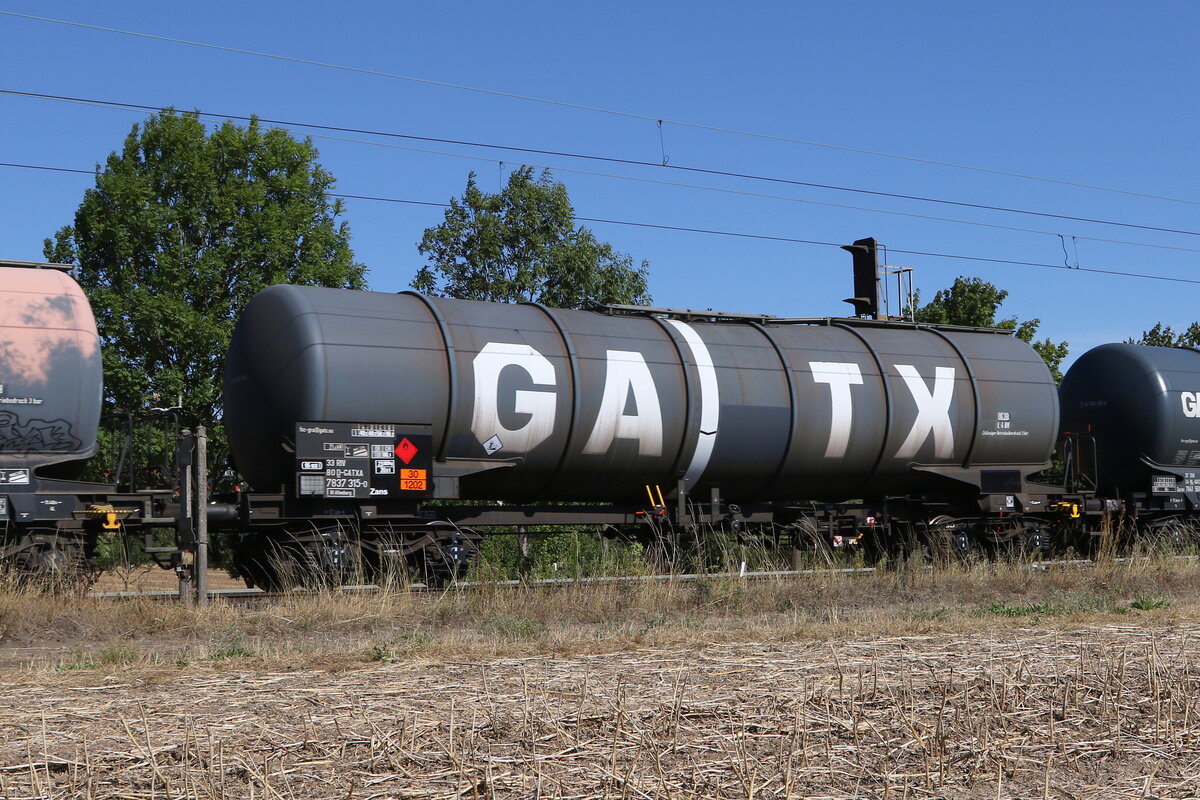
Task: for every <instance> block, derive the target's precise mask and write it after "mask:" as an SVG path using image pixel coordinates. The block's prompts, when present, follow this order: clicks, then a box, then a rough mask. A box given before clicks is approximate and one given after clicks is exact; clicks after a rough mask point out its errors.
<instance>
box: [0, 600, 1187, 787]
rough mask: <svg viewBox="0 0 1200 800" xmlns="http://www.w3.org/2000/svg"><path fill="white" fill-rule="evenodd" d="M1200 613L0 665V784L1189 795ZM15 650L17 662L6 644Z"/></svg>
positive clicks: (6, 785)
mask: <svg viewBox="0 0 1200 800" xmlns="http://www.w3.org/2000/svg"><path fill="white" fill-rule="evenodd" d="M1198 635H1200V625H1197V624H1196V623H1194V622H1190V621H1189V622H1184V623H1179V622H1176V621H1172V620H1171V619H1170V618H1167V617H1157V618H1153V619H1139V624H1128V625H1116V624H1100V625H1085V626H1082V627H1078V628H1076V629H1069V628H1068V629H1061V628H1060V629H1057V630H1053V631H1047V630H1045V629H1039V628H1037V627H1027V628H1013V629H1011V630H1006V631H1003V632H1002V635H988V634H983V633H979V634H970V633H968V634H962V633H941V634H934V635H922V636H912V635H909V636H896V637H882V638H871V639H863V640H849V641H828V640H821V641H811V640H808V641H796V640H788V637H786V636H780V637H777V638H773V639H771V640H747V641H736V642H725V643H720V644H707V645H699V646H689V647H675V648H661V647H653V648H651V647H633V648H628V649H621V650H618V651H612V652H598V653H591V654H578V653H576V654H570V655H561V656H560V655H555V654H542V655H538V656H536V657H528V658H513V657H495V658H487V657H484V658H479V657H472V658H469V659H464V660H461V661H455V660H450V661H446V660H439V661H431V660H426V659H422V658H420V657H419V655H418V656H410V657H402V658H396V659H392V658H383V659H382V660H379V661H377V662H375V663H370V664H361V663H360V664H357V665H349V666H348V665H347V664H344V663H339V664H331V665H330V668H321V667H319V666H318V667H314V666H313V665H311V664H305V665H304V666H303V667H302V668H292V669H289V668H287V667H286V665H282V666H281V665H278V664H275V665H273V666H272V667H271V668H264V667H265V666H266V665H259V664H256V663H255V662H254V661H253V660H252V659H243V660H241V661H239V660H237V659H226V660H222V661H220V662H213V664H212V666H208V667H201V666H196V665H192V666H190V667H189V668H187V669H180V668H177V667H175V666H172V665H158V666H155V665H147V664H138V665H132V666H130V665H125V666H120V667H113V668H107V669H104V668H97V669H87V670H83V669H71V668H69V667H70V665H66V666H65V667H64V665H62V664H60V665H59V666H58V667H56V668H48V667H46V666H44V665H43V666H37V665H36V664H34V663H32V662H31V663H30V665H29V666H27V667H26V668H24V669H9V670H7V671H6V673H5V674H4V678H3V680H2V681H0V692H2V693H3V696H4V698H5V702H4V703H3V705H2V706H0V796H3V797H6V798H17V797H21V798H52V797H53V798H58V797H86V798H130V799H132V798H168V797H172V798H173V797H189V798H190V797H196V798H235V797H236V798H246V797H262V798H339V799H341V798H372V799H378V800H382V798H417V797H421V798H425V797H429V798H461V797H467V798H474V797H500V798H528V797H563V798H567V797H571V798H582V797H612V798H701V797H704V798H712V797H731V798H735V797H736V798H751V797H753V798H774V797H792V798H817V797H821V798H824V797H831V798H833V797H836V798H850V797H861V798H868V797H870V798H880V797H883V798H896V800H899V799H900V798H905V797H910V798H917V797H937V798H1041V797H1046V798H1051V797H1052V798H1065V799H1066V800H1075V799H1076V798H1080V799H1082V798H1089V800H1090V799H1091V798H1110V797H1112V798H1116V797H1122V798H1125V797H1129V798H1133V797H1171V798H1176V797H1178V798H1184V797H1196V796H1198V795H1200V691H1197V689H1198V688H1200V687H1197V681H1198V680H1200V648H1198V647H1197V644H1198V639H1197V637H1198ZM10 655H11V654H10Z"/></svg>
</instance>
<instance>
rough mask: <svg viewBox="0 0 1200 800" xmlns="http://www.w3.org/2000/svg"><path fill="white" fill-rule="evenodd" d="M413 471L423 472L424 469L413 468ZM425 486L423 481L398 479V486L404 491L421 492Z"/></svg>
mask: <svg viewBox="0 0 1200 800" xmlns="http://www.w3.org/2000/svg"><path fill="white" fill-rule="evenodd" d="M415 471H416V472H424V470H415ZM425 487H426V483H425V481H417V480H402V481H400V488H401V489H402V490H404V491H406V492H423V491H425Z"/></svg>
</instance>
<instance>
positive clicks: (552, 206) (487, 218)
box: [412, 167, 650, 308]
mask: <svg viewBox="0 0 1200 800" xmlns="http://www.w3.org/2000/svg"><path fill="white" fill-rule="evenodd" d="M418 250H419V251H420V252H421V253H422V254H423V255H424V256H426V257H427V259H428V261H429V263H427V264H426V265H425V266H423V267H421V268H420V270H418V271H417V274H416V277H415V278H414V279H413V282H412V285H413V288H415V289H417V290H418V291H422V292H426V293H429V294H434V295H440V296H443V297H459V298H465V299H469V300H494V301H500V302H509V303H512V302H521V301H535V302H539V303H545V304H546V305H548V306H554V307H556V308H582V307H585V306H587V305H589V304H591V303H626V304H646V303H649V302H650V295H649V293H648V291H647V287H646V276H647V273H648V270H649V264H648V263H647V262H646V261H643V262H642V263H641V265H640V266H634V263H633V259H632V258H631V257H630V256H628V255H626V254H624V253H619V252H617V251H615V250H614V249H613V247H612V245H610V244H608V243H606V242H601V241H598V240H597V239H596V237H595V235H593V234H592V232H591V231H590V230H588V229H587V228H585V227H582V226H578V227H576V225H575V211H574V209H573V208H572V206H571V201H570V198H569V197H568V196H567V187H566V186H564V185H563V184H562V183H559V182H557V181H555V180H553V178H552V177H551V175H550V172H549V171H548V170H543V171H542V173H541V174H540V175H537V176H535V175H534V171H533V168H532V167H521V168H520V169H517V170H514V171H513V172H512V174H510V175H509V178H508V184H507V185H506V186H505V188H504V189H503V190H502V191H500V192H499V193H497V194H488V193H487V192H484V191H481V190H480V189H479V187H478V185H477V184H476V183H475V173H471V174H470V176H469V177H468V178H467V189H466V191H465V192H464V193H463V196H462V197H461V198H454V199H452V200H451V201H450V208H448V209H447V210H446V213H445V219H444V220H443V221H442V224H440V225H438V226H436V227H432V228H427V229H426V230H425V235H424V237H423V238H422V239H421V243H420V245H419V246H418Z"/></svg>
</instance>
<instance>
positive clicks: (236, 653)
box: [208, 644, 258, 661]
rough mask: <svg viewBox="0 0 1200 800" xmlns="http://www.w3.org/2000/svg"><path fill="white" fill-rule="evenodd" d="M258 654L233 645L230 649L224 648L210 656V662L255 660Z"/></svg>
mask: <svg viewBox="0 0 1200 800" xmlns="http://www.w3.org/2000/svg"><path fill="white" fill-rule="evenodd" d="M256 655H258V653H256V652H254V651H253V650H249V649H247V648H245V647H242V646H241V645H239V644H231V645H229V646H228V647H222V648H221V649H220V650H217V651H216V652H214V653H211V654H210V655H209V656H208V660H209V661H225V660H227V659H230V658H253V657H254V656H256Z"/></svg>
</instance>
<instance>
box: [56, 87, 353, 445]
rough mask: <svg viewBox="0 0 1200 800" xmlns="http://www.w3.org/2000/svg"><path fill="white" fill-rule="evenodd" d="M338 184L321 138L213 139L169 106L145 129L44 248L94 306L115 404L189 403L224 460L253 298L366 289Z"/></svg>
mask: <svg viewBox="0 0 1200 800" xmlns="http://www.w3.org/2000/svg"><path fill="white" fill-rule="evenodd" d="M333 183H334V179H333V176H332V175H330V174H329V173H328V172H326V171H325V170H324V169H323V168H322V167H321V166H320V165H319V164H318V163H317V151H316V149H315V148H314V147H313V146H312V143H311V142H310V141H307V140H306V141H303V142H300V141H297V140H295V139H293V138H292V137H291V135H290V134H288V132H287V131H285V130H282V129H279V128H271V129H263V128H262V126H260V125H259V123H258V121H257V119H255V120H252V121H251V122H250V125H249V127H246V128H241V127H238V126H235V125H234V124H233V123H231V122H226V123H224V124H222V125H220V126H219V127H217V128H215V129H214V130H212V131H211V133H210V132H209V131H207V130H206V128H205V126H204V125H203V124H202V123H201V122H200V120H199V118H198V117H197V115H196V114H177V113H175V111H174V110H171V109H167V110H164V111H163V112H162V113H161V114H156V115H153V116H151V117H150V118H149V119H147V120H146V121H145V122H144V123H142V124H141V125H138V124H135V125H134V126H133V129H132V130H131V131H130V133H129V135H128V136H127V137H126V139H125V143H124V146H123V147H122V149H121V150H120V151H119V152H113V153H112V154H110V155H109V157H108V160H107V161H106V162H105V164H104V166H103V168H101V167H99V166H97V168H96V178H95V187H94V188H91V189H88V190H87V191H86V192H85V193H84V197H83V202H82V203H81V204H80V206H79V209H78V210H77V211H76V213H75V223H74V225H68V226H65V227H63V228H62V229H60V230H59V231H58V232H57V233H56V234H55V235H54V239H53V240H50V239H47V240H46V241H45V248H44V249H45V254H46V257H47V258H48V259H50V260H53V261H57V262H60V263H70V264H74V265H75V266H76V276H77V278H78V279H79V282H80V284H82V286H83V287H84V289H85V291H86V292H87V294H88V297H89V298H90V299H91V302H92V307H93V310H94V311H95V313H96V320H97V323H98V326H99V329H100V336H101V341H102V342H103V346H104V374H105V395H106V398H105V399H106V401H107V406H108V408H109V409H110V410H112V409H121V410H128V411H133V412H138V411H141V410H144V409H147V408H150V407H153V406H164V407H166V406H175V405H182V407H183V410H184V415H185V418H190V419H191V421H192V422H199V423H203V424H206V425H209V426H212V429H211V430H210V437H211V440H212V443H211V444H210V452H211V453H212V454H213V457H214V458H213V460H214V463H216V462H217V459H219V458H221V457H222V456H223V455H224V453H225V451H226V448H225V444H224V437H223V432H222V431H221V430H220V428H219V425H215V424H214V423H218V421H219V419H220V416H221V373H222V370H223V367H224V360H225V351H226V349H227V346H228V344H229V338H230V334H231V333H232V331H233V327H234V324H235V323H236V321H237V318H238V316H239V312H240V311H241V309H242V307H243V306H244V305H245V304H246V302H247V301H248V300H249V299H250V298H251V297H253V296H254V294H255V293H256V292H258V291H259V290H260V289H263V288H265V287H267V286H270V285H271V284H274V283H284V282H286V283H302V284H310V285H320V286H339V287H347V288H355V289H359V288H364V285H365V283H364V278H363V276H364V272H365V268H364V267H363V266H362V265H361V264H356V263H355V262H354V255H353V253H352V252H351V250H350V232H349V229H348V226H347V224H346V223H345V222H344V221H343V222H339V220H338V217H339V216H340V215H341V214H342V213H343V209H342V205H341V202H340V201H332V202H331V200H330V198H329V191H330V189H331V188H332V186H333Z"/></svg>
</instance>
